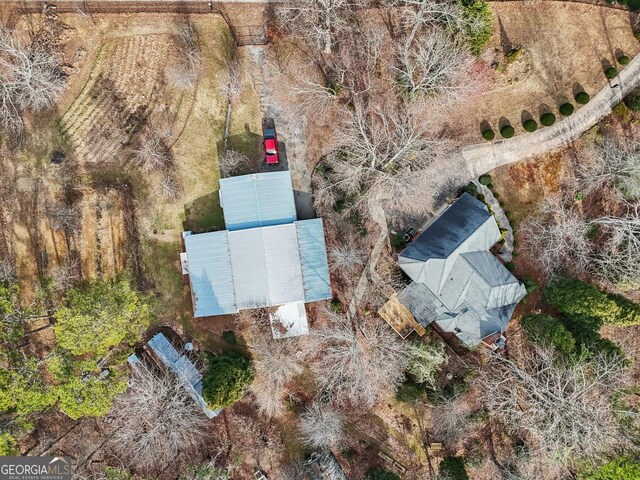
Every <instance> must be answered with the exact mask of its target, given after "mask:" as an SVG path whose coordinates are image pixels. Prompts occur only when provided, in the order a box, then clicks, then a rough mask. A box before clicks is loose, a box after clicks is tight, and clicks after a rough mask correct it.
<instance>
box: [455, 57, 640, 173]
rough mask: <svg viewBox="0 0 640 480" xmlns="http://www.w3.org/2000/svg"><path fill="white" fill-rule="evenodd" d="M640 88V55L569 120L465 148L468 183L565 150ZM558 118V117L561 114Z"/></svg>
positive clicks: (462, 156)
mask: <svg viewBox="0 0 640 480" xmlns="http://www.w3.org/2000/svg"><path fill="white" fill-rule="evenodd" d="M639 85H640V55H637V56H636V57H635V58H634V59H633V60H632V61H631V62H630V63H629V64H628V65H627V66H626V67H624V69H622V71H621V72H620V73H619V74H618V76H617V77H616V78H614V79H613V80H611V81H610V82H609V84H608V85H606V86H605V87H604V88H603V89H602V90H600V92H598V93H597V94H596V95H595V96H594V97H593V98H592V99H591V101H590V102H589V103H587V104H586V105H584V106H582V107H580V108H578V109H577V110H576V112H575V113H574V114H573V115H571V116H570V117H566V118H564V119H562V120H559V121H558V122H556V124H555V125H553V126H551V127H540V128H539V129H538V130H537V131H535V132H533V133H526V134H522V135H518V136H516V137H514V138H511V139H509V140H497V141H494V142H487V143H482V144H476V145H469V146H467V147H463V148H461V149H460V151H459V152H458V153H459V155H458V156H457V159H456V163H458V164H459V165H460V166H461V167H462V168H464V169H465V170H466V172H467V173H468V174H469V177H468V178H469V180H471V179H472V178H475V177H478V176H479V175H481V174H483V173H486V172H489V171H491V170H493V169H495V168H498V167H501V166H503V165H507V164H509V163H513V162H517V161H520V160H524V159H527V158H531V157H535V156H538V155H542V154H544V153H548V152H550V151H553V150H556V149H559V148H561V147H566V146H567V145H570V144H571V143H572V142H573V141H574V140H577V139H578V137H580V135H582V134H583V133H584V132H586V131H587V130H589V129H590V128H591V127H593V126H594V125H597V124H598V122H600V121H601V120H602V119H603V118H604V117H606V116H607V115H609V114H610V113H611V110H612V109H613V107H615V106H616V105H617V104H618V103H620V102H621V101H622V99H623V98H624V97H625V96H626V95H627V94H629V93H631V91H633V90H634V89H635V88H636V87H638V86H639ZM558 116H559V115H558Z"/></svg>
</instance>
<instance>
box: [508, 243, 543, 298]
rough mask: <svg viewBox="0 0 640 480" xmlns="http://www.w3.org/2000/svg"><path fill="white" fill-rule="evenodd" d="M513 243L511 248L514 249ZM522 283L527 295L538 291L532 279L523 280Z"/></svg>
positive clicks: (536, 283)
mask: <svg viewBox="0 0 640 480" xmlns="http://www.w3.org/2000/svg"><path fill="white" fill-rule="evenodd" d="M515 243H516V242H513V246H514V248H515V246H516V245H515ZM522 283H524V288H526V289H527V295H531V294H532V293H533V292H535V291H536V290H537V289H538V282H536V281H535V280H533V279H532V278H525V279H524V280H523V281H522Z"/></svg>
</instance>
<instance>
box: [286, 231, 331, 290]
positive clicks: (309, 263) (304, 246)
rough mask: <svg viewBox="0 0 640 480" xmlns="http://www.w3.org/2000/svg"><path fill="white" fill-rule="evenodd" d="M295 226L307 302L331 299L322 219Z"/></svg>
mask: <svg viewBox="0 0 640 480" xmlns="http://www.w3.org/2000/svg"><path fill="white" fill-rule="evenodd" d="M295 225H296V232H297V235H298V247H299V249H300V266H301V267H302V281H303V285H304V299H305V301H306V302H315V301H318V300H326V299H329V298H331V297H332V296H333V295H332V293H331V281H330V279H329V262H328V261H327V248H326V245H325V240H324V228H323V223H322V219H321V218H314V219H312V220H302V221H298V222H296V223H295Z"/></svg>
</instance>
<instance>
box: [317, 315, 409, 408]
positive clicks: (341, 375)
mask: <svg viewBox="0 0 640 480" xmlns="http://www.w3.org/2000/svg"><path fill="white" fill-rule="evenodd" d="M327 315H328V317H329V318H330V319H331V324H330V325H328V326H326V327H324V328H320V329H317V330H315V331H314V332H313V333H312V334H311V336H310V340H311V345H310V349H311V351H310V353H311V355H312V356H313V360H314V362H313V368H314V370H315V372H316V374H317V376H318V380H319V382H320V387H321V389H323V390H327V391H329V392H331V393H332V394H333V400H334V401H335V402H336V403H338V404H341V403H347V402H351V403H353V404H357V405H361V406H363V407H371V406H372V405H373V404H374V403H375V401H376V400H377V398H378V397H379V395H380V394H381V393H382V392H384V391H389V390H395V389H396V388H397V386H398V385H399V384H400V383H401V382H402V380H403V379H404V372H405V370H406V367H407V365H408V361H409V355H408V349H407V346H406V344H405V343H403V342H401V341H400V340H399V338H398V336H397V335H395V333H393V332H392V331H391V329H390V328H389V326H388V325H387V324H386V323H384V322H382V321H376V322H365V321H362V320H359V319H354V322H355V323H356V325H355V326H353V325H352V324H351V323H350V322H349V320H348V319H347V318H345V317H342V316H340V315H338V314H335V313H333V312H327Z"/></svg>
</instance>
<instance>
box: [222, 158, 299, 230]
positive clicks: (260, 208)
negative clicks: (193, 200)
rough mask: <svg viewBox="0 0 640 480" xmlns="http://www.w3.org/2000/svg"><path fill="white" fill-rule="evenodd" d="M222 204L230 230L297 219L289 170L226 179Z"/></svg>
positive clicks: (223, 186)
mask: <svg viewBox="0 0 640 480" xmlns="http://www.w3.org/2000/svg"><path fill="white" fill-rule="evenodd" d="M220 204H221V205H222V209H223V211H224V221H225V225H226V227H227V230H242V229H247V228H254V227H263V226H267V225H282V224H285V223H292V222H294V221H295V220H296V206H295V202H294V199H293V188H292V186H291V174H290V173H289V171H288V170H286V171H283V172H267V173H254V174H250V175H241V176H238V177H229V178H223V179H221V180H220Z"/></svg>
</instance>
